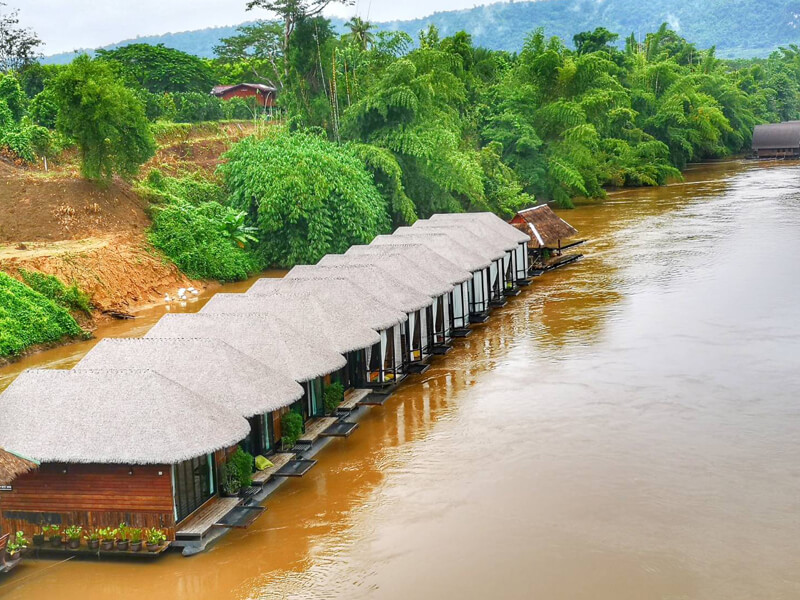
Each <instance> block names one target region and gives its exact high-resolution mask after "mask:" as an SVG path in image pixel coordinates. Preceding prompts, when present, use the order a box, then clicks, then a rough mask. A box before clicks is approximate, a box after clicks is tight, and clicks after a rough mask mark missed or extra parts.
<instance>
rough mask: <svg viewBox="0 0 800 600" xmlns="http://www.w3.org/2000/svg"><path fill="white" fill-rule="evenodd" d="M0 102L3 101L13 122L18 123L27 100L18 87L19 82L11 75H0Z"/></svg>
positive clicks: (23, 113) (23, 112)
mask: <svg viewBox="0 0 800 600" xmlns="http://www.w3.org/2000/svg"><path fill="white" fill-rule="evenodd" d="M0 100H2V101H4V102H5V104H6V106H8V108H9V109H10V110H11V114H12V115H13V117H14V120H15V121H19V120H20V119H22V117H23V116H24V115H25V105H26V104H27V100H28V99H27V98H26V96H25V92H23V91H22V88H21V87H20V86H19V81H17V78H16V77H14V76H13V75H3V74H0Z"/></svg>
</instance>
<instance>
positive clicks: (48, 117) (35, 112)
mask: <svg viewBox="0 0 800 600" xmlns="http://www.w3.org/2000/svg"><path fill="white" fill-rule="evenodd" d="M28 114H29V115H30V117H31V119H32V120H33V122H34V123H36V124H37V125H41V126H42V127H47V128H48V129H55V126H56V118H57V117H58V102H57V101H56V98H55V94H54V93H53V91H52V90H51V89H50V88H46V89H45V90H44V91H43V92H41V93H39V94H36V96H34V98H33V100H31V103H30V106H29V107H28Z"/></svg>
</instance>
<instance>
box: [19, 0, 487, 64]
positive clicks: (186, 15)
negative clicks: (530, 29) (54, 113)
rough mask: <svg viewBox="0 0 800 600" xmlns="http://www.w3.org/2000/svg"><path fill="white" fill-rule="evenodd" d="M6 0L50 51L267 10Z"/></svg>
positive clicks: (379, 1) (468, 3)
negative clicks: (16, 9)
mask: <svg viewBox="0 0 800 600" xmlns="http://www.w3.org/2000/svg"><path fill="white" fill-rule="evenodd" d="M6 2H7V3H8V5H9V6H8V8H12V9H13V8H18V9H19V10H20V21H21V23H22V25H24V26H27V27H31V28H33V30H34V31H36V32H37V34H38V35H39V37H40V38H41V39H42V40H43V41H44V42H45V47H44V49H43V50H44V52H45V53H46V54H54V53H57V52H65V51H70V50H74V49H77V48H94V47H98V46H103V45H106V44H111V43H113V42H117V41H120V40H123V39H128V38H135V37H136V36H143V35H157V34H162V33H167V32H176V31H187V30H192V29H203V28H205V27H218V26H223V25H235V24H237V23H241V22H242V21H247V20H253V19H257V18H263V17H266V16H267V15H268V13H266V12H264V11H257V10H256V11H250V12H248V11H246V10H245V4H246V0H136V1H135V2H130V1H122V0H6ZM490 3H492V2H491V0H404V1H403V2H397V1H396V0H357V3H356V4H355V5H353V6H341V5H332V6H331V7H330V8H329V10H328V13H329V15H335V16H340V17H345V18H348V17H350V16H352V15H354V14H358V15H360V16H361V17H363V18H369V19H370V20H373V21H389V20H395V19H412V18H416V17H422V16H426V15H428V14H430V13H432V12H434V11H443V10H454V9H460V8H471V7H473V6H477V5H481V4H490Z"/></svg>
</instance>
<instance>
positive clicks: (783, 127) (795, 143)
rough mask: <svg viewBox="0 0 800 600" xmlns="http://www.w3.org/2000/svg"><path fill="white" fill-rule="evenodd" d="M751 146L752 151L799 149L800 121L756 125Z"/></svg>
mask: <svg viewBox="0 0 800 600" xmlns="http://www.w3.org/2000/svg"><path fill="white" fill-rule="evenodd" d="M752 146H753V150H777V149H779V148H787V149H791V148H800V121H786V122H784V123H767V124H764V125H756V126H755V129H753V144H752Z"/></svg>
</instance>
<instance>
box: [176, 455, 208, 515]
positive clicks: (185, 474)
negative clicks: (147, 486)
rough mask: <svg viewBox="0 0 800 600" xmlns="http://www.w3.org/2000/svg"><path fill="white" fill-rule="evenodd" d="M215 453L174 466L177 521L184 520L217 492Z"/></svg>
mask: <svg viewBox="0 0 800 600" xmlns="http://www.w3.org/2000/svg"><path fill="white" fill-rule="evenodd" d="M214 470H215V461H214V455H213V454H206V455H205V456H198V457H196V458H192V459H190V460H185V461H183V462H182V463H178V464H177V465H173V466H172V487H173V490H174V496H175V521H176V522H180V521H183V520H184V519H185V518H186V517H188V516H189V515H190V514H192V513H193V512H194V511H196V510H197V509H198V508H200V507H201V506H202V505H203V504H204V503H205V502H206V501H207V500H208V499H209V498H211V497H212V496H213V495H214V494H216V493H217V485H216V481H215V478H214Z"/></svg>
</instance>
